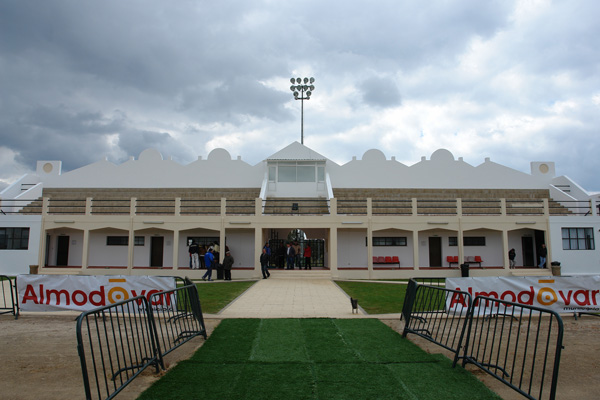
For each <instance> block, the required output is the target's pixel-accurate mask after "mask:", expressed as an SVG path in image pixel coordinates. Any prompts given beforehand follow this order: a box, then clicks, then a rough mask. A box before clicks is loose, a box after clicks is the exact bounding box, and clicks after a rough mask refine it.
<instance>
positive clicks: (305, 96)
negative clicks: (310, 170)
mask: <svg viewBox="0 0 600 400" xmlns="http://www.w3.org/2000/svg"><path fill="white" fill-rule="evenodd" d="M290 82H291V83H292V86H290V90H291V91H292V92H293V93H294V100H300V102H301V112H300V143H302V144H304V100H310V96H311V95H312V92H314V91H315V85H313V83H315V78H306V77H305V78H304V79H302V78H295V79H294V78H290ZM303 83H304V84H303ZM309 83H310V85H309Z"/></svg>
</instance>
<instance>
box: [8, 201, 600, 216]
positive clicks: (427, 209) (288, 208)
mask: <svg viewBox="0 0 600 400" xmlns="http://www.w3.org/2000/svg"><path fill="white" fill-rule="evenodd" d="M0 214H3V215H11V214H20V215H40V214H44V215H192V216H193V215H256V214H259V215H356V216H420V215H425V216H503V215H504V216H520V215H530V216H545V215H547V216H569V215H571V216H574V215H578V216H588V215H598V214H599V212H598V211H597V205H596V203H595V201H593V200H592V201H561V202H556V201H553V200H552V199H460V198H459V199H426V198H413V199H372V198H362V199H348V198H340V199H338V198H333V199H330V200H327V199H306V198H285V199H282V198H277V199H266V200H263V199H259V198H258V199H250V198H246V199H239V198H237V199H225V198H222V199H190V198H179V197H177V198H154V199H136V198H128V199H125V198H120V199H106V198H103V199H95V198H91V197H89V198H86V199H81V198H78V199H76V198H73V199H68V198H50V197H47V198H43V199H37V200H31V199H30V200H10V199H9V200H6V199H1V200H0Z"/></svg>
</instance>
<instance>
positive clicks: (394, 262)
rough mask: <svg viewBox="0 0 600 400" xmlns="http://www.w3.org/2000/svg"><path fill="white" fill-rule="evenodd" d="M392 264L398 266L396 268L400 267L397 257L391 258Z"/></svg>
mask: <svg viewBox="0 0 600 400" xmlns="http://www.w3.org/2000/svg"><path fill="white" fill-rule="evenodd" d="M392 264H398V266H400V259H399V258H398V256H394V257H392Z"/></svg>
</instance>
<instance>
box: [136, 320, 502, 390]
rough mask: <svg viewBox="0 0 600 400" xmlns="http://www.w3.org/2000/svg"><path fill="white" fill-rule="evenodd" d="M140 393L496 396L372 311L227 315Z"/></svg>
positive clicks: (445, 359)
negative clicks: (356, 315)
mask: <svg viewBox="0 0 600 400" xmlns="http://www.w3.org/2000/svg"><path fill="white" fill-rule="evenodd" d="M139 398H140V399H219V400H222V399H369V400H372V399H374V398H376V399H381V398H385V399H440V398H444V399H459V398H460V399H465V398H468V399H499V397H498V396H496V395H495V394H493V393H492V392H490V391H489V390H488V389H487V388H486V387H485V386H484V385H483V384H482V383H480V382H479V381H478V380H477V379H475V378H474V377H473V376H472V375H471V374H470V373H468V372H466V371H465V370H463V369H462V368H460V367H457V368H451V361H450V360H448V359H447V358H445V357H443V356H439V355H432V354H428V353H426V352H424V351H423V350H421V349H420V348H419V347H417V346H416V345H414V344H413V343H412V342H410V341H409V340H407V339H404V338H402V337H401V336H400V335H399V334H398V333H397V332H394V331H393V330H392V329H390V328H389V327H388V326H386V325H385V324H383V323H382V322H381V321H379V320H376V319H356V320H344V319H327V318H324V319H229V320H224V321H222V322H221V324H220V325H219V326H218V327H217V328H216V329H215V330H214V332H213V333H212V335H211V336H210V337H209V339H208V340H207V341H206V343H205V344H204V345H203V346H202V347H201V348H200V349H199V350H198V351H197V352H196V354H194V356H193V357H192V358H190V359H189V360H187V361H183V362H181V363H179V364H178V365H176V366H175V367H174V368H173V369H171V370H170V371H169V372H168V373H167V374H166V375H165V376H164V377H163V378H161V379H160V380H159V381H157V382H156V383H154V384H153V385H152V386H151V387H150V388H149V389H148V390H146V391H145V392H144V393H142V395H141V396H140V397H139Z"/></svg>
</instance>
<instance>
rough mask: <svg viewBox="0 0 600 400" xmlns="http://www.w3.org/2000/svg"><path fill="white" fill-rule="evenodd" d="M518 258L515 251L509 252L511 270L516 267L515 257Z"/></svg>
mask: <svg viewBox="0 0 600 400" xmlns="http://www.w3.org/2000/svg"><path fill="white" fill-rule="evenodd" d="M516 256H517V253H516V252H515V249H510V250H509V251H508V262H509V264H510V268H514V267H515V257H516Z"/></svg>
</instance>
